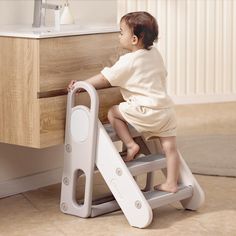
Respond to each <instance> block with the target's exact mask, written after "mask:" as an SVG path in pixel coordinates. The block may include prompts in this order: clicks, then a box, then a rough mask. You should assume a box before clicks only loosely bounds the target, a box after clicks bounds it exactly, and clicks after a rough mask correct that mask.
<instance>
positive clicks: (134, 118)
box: [119, 102, 177, 140]
mask: <svg viewBox="0 0 236 236" xmlns="http://www.w3.org/2000/svg"><path fill="white" fill-rule="evenodd" d="M119 111H120V113H121V114H122V116H123V117H124V119H125V120H126V121H127V122H128V123H129V124H130V125H132V126H133V127H134V128H135V129H136V130H137V131H138V132H140V133H142V135H143V136H144V137H145V139H146V140H148V139H151V138H155V137H171V136H176V129H177V122H176V114H175V110H174V108H173V107H171V108H163V109H151V108H148V107H144V106H139V105H136V104H134V103H130V102H122V103H120V104H119Z"/></svg>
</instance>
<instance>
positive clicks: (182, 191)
mask: <svg viewBox="0 0 236 236" xmlns="http://www.w3.org/2000/svg"><path fill="white" fill-rule="evenodd" d="M143 194H144V196H145V198H146V199H147V201H148V203H149V204H150V206H151V208H152V209H155V208H157V207H160V206H163V205H167V204H170V203H173V202H177V201H181V200H183V199H186V198H189V197H191V196H192V195H193V188H192V186H190V185H189V186H182V185H181V186H179V188H178V192H176V193H169V192H164V191H157V190H152V191H148V192H144V193H143Z"/></svg>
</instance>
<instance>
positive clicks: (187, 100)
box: [171, 94, 236, 105]
mask: <svg viewBox="0 0 236 236" xmlns="http://www.w3.org/2000/svg"><path fill="white" fill-rule="evenodd" d="M171 98H172V99H173V101H174V103H175V104H177V105H182V104H183V105H184V104H203V103H221V102H236V94H222V95H195V96H190V95H186V96H174V95H173V96H171Z"/></svg>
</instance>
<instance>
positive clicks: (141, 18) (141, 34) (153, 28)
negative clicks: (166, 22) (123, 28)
mask: <svg viewBox="0 0 236 236" xmlns="http://www.w3.org/2000/svg"><path fill="white" fill-rule="evenodd" d="M122 21H124V22H125V23H126V24H127V26H128V27H129V28H130V30H131V31H132V33H133V34H134V35H136V36H137V37H138V39H139V40H142V43H143V46H144V48H145V49H149V48H150V46H152V45H153V42H154V41H157V39H158V33H159V30H158V24H157V21H156V19H155V18H154V17H153V16H152V15H151V14H149V13H148V12H144V11H138V12H130V13H128V14H126V15H124V16H123V17H122V18H121V20H120V22H122Z"/></svg>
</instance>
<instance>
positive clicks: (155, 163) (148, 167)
mask: <svg viewBox="0 0 236 236" xmlns="http://www.w3.org/2000/svg"><path fill="white" fill-rule="evenodd" d="M126 165H127V167H128V168H129V170H130V172H131V174H132V175H133V176H136V175H140V174H144V173H148V172H153V171H155V170H159V169H162V168H165V167H166V158H165V156H164V155H162V154H151V155H148V156H143V157H140V158H136V159H134V160H133V161H130V162H126Z"/></svg>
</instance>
